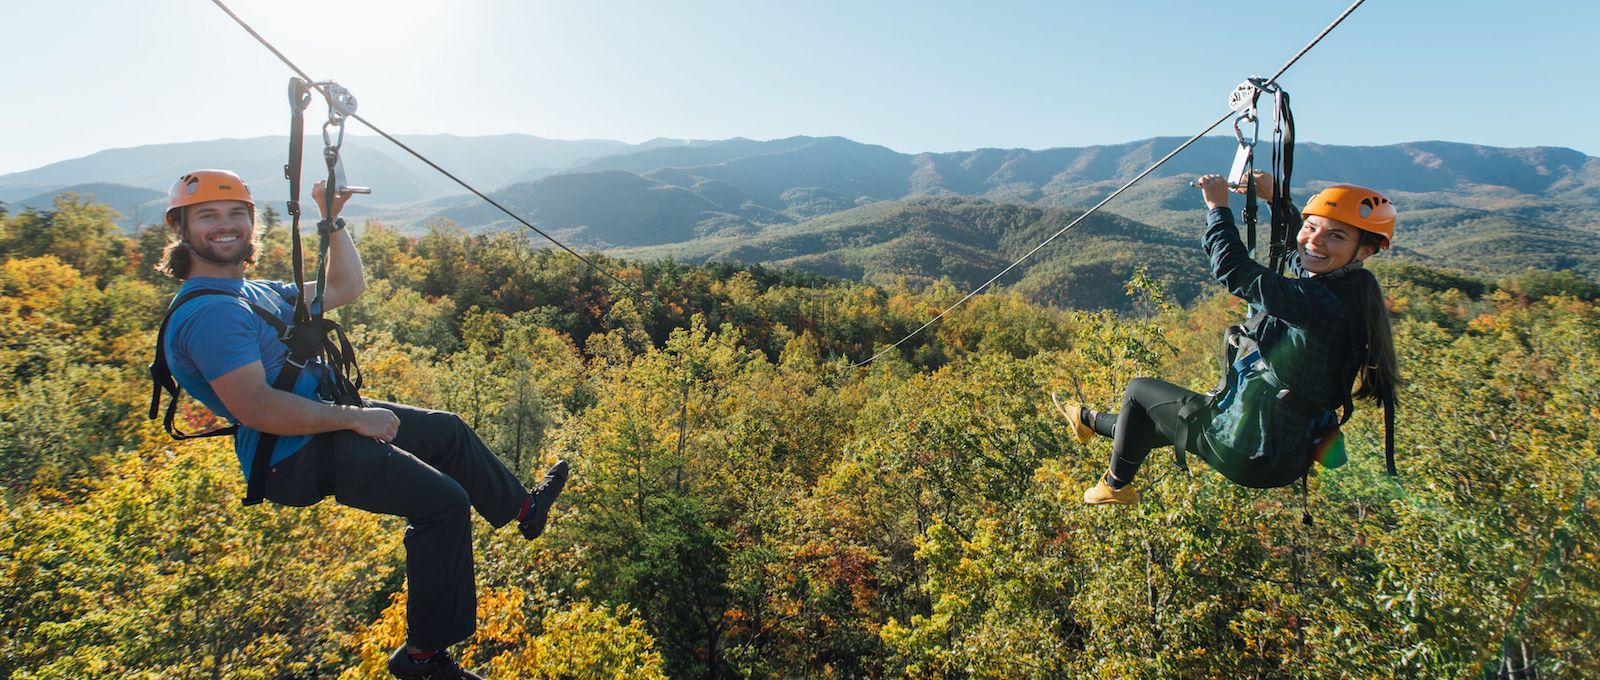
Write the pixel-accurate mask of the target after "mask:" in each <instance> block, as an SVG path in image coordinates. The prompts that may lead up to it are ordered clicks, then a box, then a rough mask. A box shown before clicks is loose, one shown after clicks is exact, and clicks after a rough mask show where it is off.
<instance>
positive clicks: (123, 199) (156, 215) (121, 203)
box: [11, 182, 167, 228]
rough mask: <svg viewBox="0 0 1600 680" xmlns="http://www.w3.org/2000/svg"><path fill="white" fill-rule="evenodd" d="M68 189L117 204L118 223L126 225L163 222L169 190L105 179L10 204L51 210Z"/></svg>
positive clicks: (95, 200)
mask: <svg viewBox="0 0 1600 680" xmlns="http://www.w3.org/2000/svg"><path fill="white" fill-rule="evenodd" d="M69 191H70V192H73V193H76V194H78V195H79V196H82V197H85V198H89V199H92V200H93V201H94V202H96V203H104V204H105V205H109V206H111V207H112V208H114V209H115V210H116V211H117V212H119V213H121V214H122V219H120V220H118V224H119V225H121V226H123V227H124V228H127V227H131V226H134V225H138V224H155V223H157V222H160V221H161V219H162V217H161V215H162V213H163V212H165V210H166V199H167V194H166V192H164V191H151V190H149V189H145V188H141V187H130V186H127V185H123V184H109V183H104V182H99V183H94V184H75V185H72V186H69V187H63V188H61V189H58V190H56V191H51V192H47V193H43V194H39V195H36V196H30V197H28V198H25V199H23V200H20V201H17V202H15V203H13V204H11V206H12V209H13V210H27V209H29V208H34V209H38V210H50V209H52V208H53V207H54V206H55V200H56V197H57V196H59V195H61V194H63V193H66V192H69Z"/></svg>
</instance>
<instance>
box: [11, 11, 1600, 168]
mask: <svg viewBox="0 0 1600 680" xmlns="http://www.w3.org/2000/svg"><path fill="white" fill-rule="evenodd" d="M228 4H229V6H230V7H232V8H233V10H234V11H235V12H237V13H239V14H240V15H241V16H242V17H243V18H244V19H245V20H246V21H249V22H251V23H252V24H253V25H254V26H255V28H256V29H257V30H259V31H261V32H262V33H263V34H264V35H265V36H266V37H267V38H268V39H269V40H272V41H273V42H274V43H275V44H277V46H278V47H279V49H282V50H283V51H285V52H286V53H287V54H288V55H289V57H290V58H291V59H294V60H295V61H297V62H298V63H299V64H300V66H301V67H302V68H304V69H306V70H307V71H309V72H310V73H311V74H312V75H313V76H315V77H318V78H332V79H335V80H338V81H340V82H342V83H343V84H345V85H346V86H347V87H349V88H350V89H351V90H352V91H353V92H354V93H355V94H356V96H357V97H359V99H360V102H361V113H362V114H363V115H364V116H365V117H367V118H368V119H370V120H372V121H373V122H374V123H376V124H378V125H379V126H381V127H383V128H384V129H385V130H387V131H389V132H392V133H443V132H448V133H455V134H460V135H481V134H490V133H503V132H521V133H528V134H534V135H539V136H542V137H549V138H557V139H579V138H608V139H620V140H624V141H629V142H639V141H643V140H646V139H649V138H652V137H679V138H700V139H706V138H725V137H733V136H744V137H751V138H760V139H766V138H775V137H785V136H789V135H796V134H806V135H843V136H846V137H850V138H852V139H856V140H858V141H863V142H869V143H877V144H883V145H885V146H888V147H890V148H893V149H896V150H899V151H905V152H916V151H949V150H959V149H972V148H978V147H1030V148H1044V147H1052V146H1081V145H1088V144H1100V143H1114V142H1123V141H1129V140H1134V139H1141V138H1145V137H1152V136H1157V135H1176V136H1188V135H1191V134H1193V133H1194V132H1196V131H1198V129H1199V128H1200V127H1201V126H1203V125H1205V124H1206V123H1208V122H1210V121H1211V120H1213V119H1214V118H1216V117H1217V116H1219V115H1221V113H1222V112H1223V111H1224V110H1225V108H1226V107H1225V105H1224V103H1223V102H1224V99H1225V96H1226V94H1227V92H1228V91H1229V90H1230V89H1231V88H1232V87H1233V86H1234V85H1235V84H1237V83H1238V82H1239V81H1240V80H1242V79H1243V78H1244V77H1246V76H1249V75H1252V74H1266V73H1269V72H1271V71H1273V70H1275V69H1276V68H1277V67H1278V66H1280V65H1281V64H1282V63H1283V62H1284V61H1285V60H1286V59H1287V58H1288V57H1289V56H1290V55H1291V54H1293V53H1294V52H1295V51H1296V50H1298V49H1299V48H1300V47H1301V46H1302V45H1304V44H1305V43H1306V42H1307V41H1308V40H1310V39H1311V37H1312V36H1313V35H1315V34H1316V32H1317V31H1319V30H1320V29H1321V28H1322V27H1323V26H1325V25H1326V24H1327V23H1328V22H1329V21H1331V20H1332V19H1333V17H1335V16H1336V15H1337V14H1338V13H1339V12H1340V11H1341V10H1343V9H1344V7H1346V6H1347V5H1348V2H1347V0H1281V1H1280V2H1276V3H1254V4H1251V3H1243V4H1241V3H1219V2H1194V1H1190V2H1169V1H1154V0H1150V1H1129V2H1115V3H1111V2H1075V1H1074V2H1068V1H1064V0H1063V1H1058V2H1011V3H1006V2H985V3H977V2H947V1H944V0H923V1H921V2H898V1H894V2H891V1H888V0H870V1H868V0H857V1H854V2H843V1H838V2H835V1H831V0H818V1H809V0H808V1H805V2H787V3H779V2H766V1H763V0H735V1H722V0H718V1H715V2H697V1H694V0H690V1H687V2H660V1H659V0H652V1H643V0H640V1H627V2H608V1H602V0H595V1H592V2H567V1H563V2H545V1H540V0H458V1H456V2H443V1H439V2H427V3H422V2H410V1H406V0H323V1H322V2H313V1H311V0H231V1H230V2H229V3H228ZM4 15H5V26H6V28H5V34H4V39H0V69H4V71H3V72H4V83H5V88H4V104H3V105H0V130H3V132H4V134H3V135H0V173H4V172H13V171H18V170H24V169H29V168H33V167H37V166H40V165H43V164H46V163H50V162H54V161H59V160H65V159H68V158H74V157H78V156H83V155H86V154H89V153H92V152H94V151H98V150H101V149H106V148H113V147H128V146H138V145H142V144H151V143H158V142H174V141H197V140H206V139H217V138H225V137H254V136H261V135H269V134H283V133H284V132H286V130H287V103H286V101H287V100H286V98H285V95H284V88H285V83H286V82H287V80H288V76H289V75H290V73H289V71H288V70H287V68H286V67H284V66H282V65H281V64H280V63H279V62H278V61H277V60H276V59H275V58H274V57H273V56H272V55H271V54H270V53H269V52H267V51H266V50H265V49H264V48H262V47H260V46H259V45H257V44H256V43H255V42H254V41H253V40H252V39H251V38H250V37H249V36H248V35H246V34H245V33H244V31H243V30H242V29H240V28H239V27H238V26H236V25H235V24H234V23H233V22H232V21H231V20H229V19H228V18H227V17H226V16H225V15H224V14H223V13H222V12H221V11H220V10H218V9H217V8H216V7H215V6H214V5H213V4H212V3H211V2H209V1H208V0H140V1H138V2H129V1H124V0H34V1H31V2H29V1H25V0H7V1H6V7H5V11H4ZM1597 25H1600V3H1594V2H1589V1H1587V0H1582V1H1580V0H1548V1H1538V2H1529V3H1511V2H1463V1H1461V0H1454V1H1450V0H1368V2H1367V3H1366V4H1365V5H1363V6H1362V7H1361V8H1360V9H1358V10H1356V12H1355V14H1354V15H1352V16H1351V18H1350V19H1348V20H1347V21H1346V22H1345V24H1344V25H1343V26H1341V27H1340V28H1339V29H1337V30H1335V31H1334V33H1333V34H1332V35H1331V36H1329V38H1328V39H1327V40H1325V41H1324V42H1323V44H1322V45H1320V46H1319V47H1317V48H1316V49H1315V50H1313V51H1312V52H1311V54H1310V55H1309V56H1307V57H1306V58H1305V59H1304V60H1302V61H1301V62H1300V64H1298V65H1297V66H1296V67H1295V68H1294V69H1293V70H1291V71H1290V72H1289V74H1288V75H1287V76H1286V77H1285V79H1284V81H1283V82H1284V84H1285V86H1286V87H1287V88H1288V89H1289V91H1290V92H1291V93H1292V94H1293V95H1294V96H1295V100H1294V101H1295V110H1296V115H1297V122H1298V124H1299V132H1300V139H1301V141H1312V142H1322V143H1331V144H1359V145H1377V144H1389V143H1394V142H1404V141H1416V140H1432V139H1439V140H1450V141H1460V142H1471V143H1479V144H1489V145H1495V146H1545V145H1548V146H1566V147H1572V148H1575V149H1578V150H1580V151H1583V152H1585V153H1588V154H1590V155H1600V124H1597V121H1600V87H1597V86H1596V85H1597V80H1600V75H1597V73H1600V36H1597V35H1596V28H1595V27H1596V26H1597ZM356 128H357V129H356V131H357V132H359V131H360V130H359V125H357V126H356Z"/></svg>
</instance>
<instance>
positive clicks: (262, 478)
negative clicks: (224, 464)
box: [244, 356, 304, 505]
mask: <svg viewBox="0 0 1600 680" xmlns="http://www.w3.org/2000/svg"><path fill="white" fill-rule="evenodd" d="M303 365H304V364H303V363H302V364H296V363H295V362H294V357H293V356H290V357H289V358H288V359H287V360H285V361H284V362H283V368H282V369H280V370H279V371H278V377H277V379H275V380H273V381H272V389H275V390H282V391H284V392H293V391H294V383H295V381H297V380H299V379H300V371H301V368H302V366H303ZM260 434H261V437H260V438H258V439H256V450H255V452H254V453H252V454H251V456H250V474H249V475H248V476H247V477H245V484H244V504H245V505H256V504H258V503H260V502H261V501H262V500H263V499H265V498H266V495H265V492H266V486H267V476H268V475H270V474H272V451H273V449H276V448H278V435H275V434H272V433H271V432H262V433H260Z"/></svg>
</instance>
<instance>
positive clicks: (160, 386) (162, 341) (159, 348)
mask: <svg viewBox="0 0 1600 680" xmlns="http://www.w3.org/2000/svg"><path fill="white" fill-rule="evenodd" d="M206 295H233V293H231V292H228V291H225V290H216V289H209V288H199V289H195V290H191V291H189V292H187V293H184V294H182V295H179V296H178V298H177V299H176V300H173V301H172V304H171V305H170V306H168V307H167V314H166V316H164V317H162V318H161V330H159V331H157V332H156V355H155V358H154V359H153V360H152V361H151V362H150V382H151V383H152V386H151V390H150V419H152V420H154V419H155V418H156V416H157V415H159V414H160V413H161V391H162V390H166V391H167V393H168V394H169V395H171V399H170V400H168V401H167V415H166V418H165V419H164V420H163V421H162V425H163V426H164V427H166V429H167V434H169V435H172V438H173V439H178V440H183V439H198V438H200V437H219V436H222V435H225V434H233V433H234V432H235V431H237V430H238V429H239V426H237V425H229V426H227V427H219V428H216V429H213V430H207V431H205V432H199V433H196V434H188V433H186V432H183V431H181V430H179V429H178V428H177V427H176V426H174V425H173V417H174V416H175V415H176V412H177V408H178V381H176V380H174V379H173V378H172V369H171V368H170V367H169V366H168V365H167V324H169V323H171V322H172V313H173V312H176V311H178V308H179V307H182V306H183V305H184V304H185V303H187V302H189V301H190V300H193V299H195V298H199V297H203V296H206Z"/></svg>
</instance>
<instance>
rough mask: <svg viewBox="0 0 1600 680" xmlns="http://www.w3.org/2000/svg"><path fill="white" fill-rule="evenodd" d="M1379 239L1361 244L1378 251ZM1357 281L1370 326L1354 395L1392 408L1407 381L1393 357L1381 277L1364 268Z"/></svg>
mask: <svg viewBox="0 0 1600 680" xmlns="http://www.w3.org/2000/svg"><path fill="white" fill-rule="evenodd" d="M1378 238H1379V237H1377V236H1375V235H1372V234H1362V238H1361V245H1363V246H1365V245H1371V246H1372V247H1373V248H1374V249H1376V248H1377V247H1378V243H1379V240H1378ZM1356 281H1357V282H1358V283H1357V285H1358V286H1359V290H1358V292H1357V293H1356V295H1357V297H1358V299H1359V300H1360V301H1361V316H1362V321H1363V322H1365V323H1366V326H1367V351H1366V355H1365V356H1363V357H1361V368H1359V369H1357V371H1356V375H1357V377H1358V378H1359V379H1360V383H1359V386H1358V387H1357V388H1356V391H1355V392H1354V393H1353V394H1351V396H1352V397H1353V398H1356V399H1368V400H1371V401H1372V402H1374V403H1377V404H1382V405H1385V406H1389V407H1393V406H1394V405H1395V393H1396V392H1398V391H1399V388H1400V385H1402V384H1404V383H1405V381H1404V379H1402V378H1401V377H1400V368H1399V364H1398V362H1397V361H1396V360H1395V356H1394V331H1393V329H1392V328H1391V326H1390V324H1389V305H1388V303H1386V302H1384V299H1383V287H1382V286H1380V285H1378V277H1376V276H1373V275H1372V272H1370V271H1367V270H1365V269H1362V270H1361V271H1360V274H1359V275H1358V276H1356Z"/></svg>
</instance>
